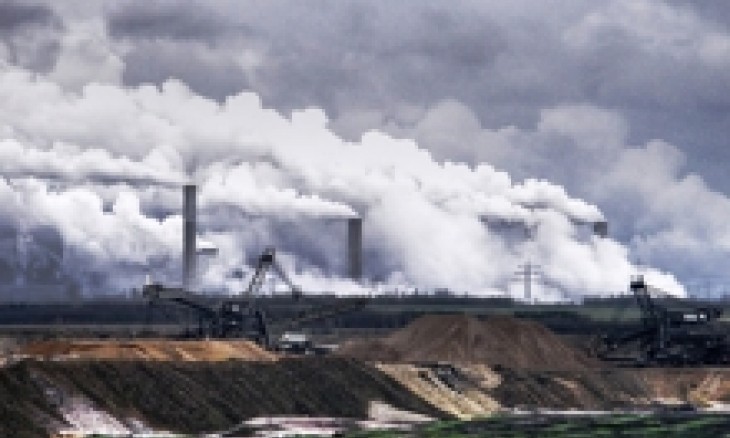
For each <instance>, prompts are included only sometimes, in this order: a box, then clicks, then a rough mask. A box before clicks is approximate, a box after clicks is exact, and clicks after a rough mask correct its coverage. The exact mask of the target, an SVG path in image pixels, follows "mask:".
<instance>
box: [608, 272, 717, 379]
mask: <svg viewBox="0 0 730 438" xmlns="http://www.w3.org/2000/svg"><path fill="white" fill-rule="evenodd" d="M630 290H631V292H632V294H633V295H634V298H635V300H636V303H637V305H638V307H639V311H640V314H641V320H640V325H639V327H638V328H637V329H634V330H629V331H626V332H623V333H613V334H606V335H603V336H601V337H600V339H599V341H598V343H597V345H596V346H595V353H596V355H597V356H598V357H599V358H601V359H603V360H606V361H615V362H618V363H620V364H623V365H629V366H684V365H721V364H728V363H730V342H729V341H728V337H727V334H726V333H725V332H724V331H723V330H722V329H721V327H719V325H718V324H717V322H718V319H719V318H720V316H721V315H722V309H720V308H716V307H702V308H694V309H681V310H677V309H669V308H667V307H666V306H665V305H663V304H660V303H659V302H658V301H657V300H655V299H654V298H652V296H651V293H650V292H651V291H652V290H653V288H651V287H650V286H648V285H647V284H646V282H645V281H644V277H643V276H641V275H639V276H635V277H633V278H632V279H631V283H630ZM622 354H623V355H622Z"/></svg>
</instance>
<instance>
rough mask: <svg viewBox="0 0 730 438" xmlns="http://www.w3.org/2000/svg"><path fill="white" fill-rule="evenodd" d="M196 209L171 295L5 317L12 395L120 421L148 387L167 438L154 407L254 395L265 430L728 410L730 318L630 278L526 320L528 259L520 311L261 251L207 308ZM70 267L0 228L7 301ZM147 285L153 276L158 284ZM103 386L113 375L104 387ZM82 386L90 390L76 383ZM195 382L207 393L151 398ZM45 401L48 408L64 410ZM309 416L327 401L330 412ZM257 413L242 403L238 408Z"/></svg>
mask: <svg viewBox="0 0 730 438" xmlns="http://www.w3.org/2000/svg"><path fill="white" fill-rule="evenodd" d="M197 195H198V190H197V187H196V186H195V185H192V184H189V185H185V186H184V187H183V189H182V219H183V220H182V223H183V230H182V236H181V239H182V255H181V257H180V259H181V263H180V264H181V265H182V266H181V270H180V271H176V272H181V275H180V278H179V280H178V281H176V282H173V283H171V284H165V283H163V282H156V281H150V282H149V283H147V284H144V285H140V286H141V288H140V290H139V291H138V293H136V294H132V295H131V296H129V297H118V298H111V299H110V298H99V297H89V298H81V297H77V298H75V299H73V300H71V299H65V300H64V299H61V300H60V302H59V299H58V297H59V296H60V297H64V296H70V295H58V294H57V293H56V292H54V293H53V294H54V298H55V299H54V300H49V301H48V302H42V300H36V302H35V303H33V302H32V301H31V300H26V301H19V300H16V301H11V302H10V303H7V304H0V340H2V339H6V341H5V342H6V344H5V345H6V346H5V347H4V348H5V349H6V353H5V355H4V356H3V355H2V354H1V352H0V359H2V361H4V362H3V363H5V364H6V366H7V367H9V368H8V369H10V370H16V368H14V367H16V366H20V367H23V366H25V367H26V368H20V369H22V370H29V371H28V372H29V373H30V374H29V375H28V376H26V377H24V380H23V382H37V383H33V385H40V387H41V388H42V389H43V391H45V393H46V394H52V395H53V394H58V393H59V392H60V391H62V389H60V388H61V387H62V386H63V385H66V384H67V383H63V384H61V383H60V382H68V381H72V382H77V381H78V382H81V383H75V385H76V388H75V391H77V392H78V393H79V394H92V393H93V394H94V396H95V397H97V398H98V397H99V394H104V395H103V397H104V398H106V399H108V400H110V401H113V402H114V403H115V405H114V406H115V407H114V408H110V409H111V410H112V411H114V410H115V409H116V406H117V404H118V406H124V404H123V403H124V400H118V399H117V397H118V395H119V394H120V391H119V389H118V388H116V387H115V386H114V385H116V384H117V383H115V382H125V381H128V380H129V379H132V380H134V381H137V380H138V379H145V378H146V376H151V375H153V376H157V377H156V378H154V379H151V380H149V381H146V380H145V382H144V384H143V385H144V386H145V387H151V388H155V390H154V393H155V396H153V397H148V398H145V401H144V404H145V406H146V405H149V406H155V409H154V412H160V413H162V414H161V416H160V418H159V419H156V420H155V421H156V424H164V425H170V426H169V427H171V428H175V427H177V426H176V425H177V424H178V423H177V422H179V421H180V420H179V417H173V416H168V413H169V412H171V410H170V409H167V408H165V407H162V406H159V407H157V406H158V403H163V402H164V401H165V400H174V401H175V403H178V404H186V403H193V404H195V405H196V406H200V409H204V410H210V409H218V408H217V407H216V408H213V406H219V405H220V400H224V399H226V400H227V397H229V395H228V393H227V391H228V389H231V390H232V391H234V392H235V394H238V395H237V397H238V398H233V400H232V401H227V402H226V403H238V402H241V400H248V399H251V400H254V399H257V398H256V397H259V398H258V399H260V400H261V402H260V403H256V404H255V406H256V407H257V408H260V409H261V411H260V412H261V413H262V414H280V413H281V412H285V413H287V412H288V413H296V414H307V415H312V414H318V413H319V414H330V415H333V414H336V415H345V416H347V415H354V416H362V415H365V414H364V411H362V410H361V408H357V409H356V410H346V411H343V410H341V409H342V407H343V406H347V403H346V402H342V400H348V399H350V398H352V397H362V399H358V400H361V401H360V402H358V403H361V404H360V405H358V406H362V403H363V402H362V400H370V399H369V397H373V395H372V394H373V393H374V392H373V391H375V392H377V391H382V392H380V393H378V394H380V396H383V397H391V398H390V400H391V403H394V405H395V406H397V407H399V408H404V409H412V410H415V411H417V412H421V413H431V414H432V415H435V416H438V415H443V416H444V417H445V418H462V419H469V418H474V417H475V416H485V415H491V414H493V413H495V412H505V411H504V410H506V409H523V408H524V407H527V408H528V409H542V408H546V407H547V408H551V407H552V408H554V407H555V406H558V407H561V408H566V409H573V410H574V409H587V410H589V409H596V408H600V409H606V410H608V409H613V408H614V407H616V406H620V407H623V408H624V409H638V408H644V407H643V406H639V404H638V403H637V400H653V401H652V403H653V404H651V405H650V406H649V408H650V409H652V410H653V411H655V412H665V411H669V412H672V409H675V405H671V404H667V403H666V401H665V400H664V399H663V398H661V397H664V396H665V395H666V394H665V393H666V391H667V390H668V389H667V388H670V389H671V390H672V391H675V393H676V394H678V395H679V396H681V397H682V398H681V400H683V402H684V404H682V405H679V406H681V408H682V409H691V410H693V411H694V410H696V409H698V406H702V403H709V402H708V401H707V400H715V399H724V398H725V397H730V393H727V394H725V393H723V392H722V391H721V390H720V389H719V388H721V386H719V385H717V384H716V383H713V382H718V381H721V380H722V379H724V378H726V377H728V376H730V375H728V374H727V373H729V372H730V368H726V367H727V365H728V363H729V362H730V338H728V328H729V327H728V324H727V323H726V322H725V321H724V320H723V319H722V315H723V314H726V313H727V312H728V311H730V303H728V302H703V301H698V300H694V301H691V300H686V299H685V300H679V299H674V300H672V299H669V298H667V297H666V296H665V294H663V293H662V292H661V291H659V290H657V289H655V288H653V287H651V286H650V285H649V284H648V283H647V281H646V280H645V278H644V277H643V276H637V277H635V278H633V279H631V281H630V284H629V288H628V292H629V293H630V295H621V296H619V297H615V298H594V299H586V300H585V301H584V302H582V303H576V302H557V303H552V304H544V303H542V304H539V305H536V304H535V303H534V300H533V299H532V298H533V291H534V290H535V289H538V288H539V287H542V286H543V283H544V282H545V280H544V279H543V278H542V275H541V267H540V266H539V265H538V264H537V263H535V262H533V261H531V259H530V258H529V257H528V258H527V260H526V261H525V263H524V264H523V265H522V266H520V270H518V272H517V275H518V279H519V280H520V282H521V284H522V287H523V288H524V292H525V293H524V299H523V300H518V299H511V298H507V297H486V298H479V297H473V296H459V295H456V294H453V293H451V292H449V291H445V292H442V291H438V293H425V294H424V293H421V292H419V291H415V292H414V293H412V294H406V295H403V294H382V295H370V294H367V295H361V296H341V295H340V296H338V295H332V294H330V295H327V294H322V293H321V292H320V291H309V290H306V289H305V288H302V287H301V286H300V285H298V284H296V282H295V281H293V280H292V278H291V277H290V275H289V273H288V272H287V271H286V269H285V268H284V266H282V264H281V263H280V260H279V258H278V251H277V248H276V247H273V246H266V247H264V248H263V249H262V251H261V252H260V253H259V254H258V257H257V259H256V262H255V264H254V266H253V269H252V270H251V271H250V272H248V273H247V270H246V269H244V267H241V269H239V270H236V272H235V277H236V278H238V279H240V280H245V283H244V284H245V285H244V286H243V287H242V288H241V289H240V290H237V291H235V292H234V293H228V294H206V293H203V292H202V290H203V289H202V288H201V283H202V281H201V278H199V269H200V266H199V263H198V262H199V260H197V257H201V256H203V255H205V256H206V257H208V258H209V259H210V260H215V257H219V256H218V253H217V251H211V250H210V248H209V246H210V245H207V246H202V245H200V246H201V247H200V248H198V246H199V245H198V236H199V233H200V231H201V228H202V229H204V228H205V226H206V224H205V220H204V221H203V223H202V225H201V222H200V221H199V219H198V200H197ZM264 220H266V219H265V218H264ZM343 223H344V224H345V225H346V236H344V237H343V241H344V242H343V244H342V245H341V247H342V248H343V250H342V252H341V257H342V264H341V265H342V266H343V268H344V269H343V271H344V272H341V274H342V276H343V277H346V278H348V279H349V280H351V281H352V282H354V283H358V284H359V287H363V288H364V287H366V285H367V284H369V279H368V278H367V271H366V270H365V269H364V266H363V228H364V227H365V226H366V224H364V223H363V219H362V218H360V217H350V218H347V219H345V220H343ZM486 225H487V226H488V227H490V228H491V230H492V231H496V230H501V231H505V232H506V233H507V234H510V233H511V234H510V235H511V236H512V238H514V239H515V240H520V239H522V240H521V241H522V242H528V243H529V242H530V241H531V239H534V237H535V233H537V232H538V231H539V230H538V229H537V228H535V227H533V228H529V229H525V227H524V226H523V225H522V224H513V223H487V224H486ZM576 225H577V226H578V228H579V229H580V232H581V233H583V234H582V238H583V239H584V241H586V242H590V241H592V242H596V239H603V238H607V236H608V223H607V222H606V221H600V222H593V223H580V224H576ZM242 232H246V230H243V231H242ZM333 246H336V245H333ZM528 255H529V254H528ZM64 257H66V250H65V245H64V242H63V239H62V238H61V235H60V233H58V231H56V230H53V229H51V228H48V227H39V228H32V229H31V230H30V231H19V230H16V229H14V228H8V229H4V230H1V231H0V280H1V281H2V282H4V284H2V285H0V293H2V294H3V295H5V297H7V296H8V295H12V294H18V293H17V292H14V291H16V290H21V291H23V292H22V293H23V294H39V291H43V290H44V289H43V288H44V287H49V283H50V285H54V284H55V285H56V287H58V285H59V284H64V281H67V280H66V277H65V273H64V269H63V267H64V265H65V262H64ZM176 260H177V259H176ZM21 267H22V269H19V268H21ZM19 273H21V274H19ZM150 274H151V277H152V278H154V277H155V272H154V271H152V272H150ZM271 278H276V279H277V280H278V281H279V282H280V283H283V284H284V285H285V286H286V288H287V293H277V294H266V293H263V290H264V287H265V284H267V279H271ZM98 284H103V279H100V280H99V281H98ZM9 291H10V292H9ZM312 292H315V293H312ZM317 292H319V293H317ZM45 294H46V292H43V293H42V294H40V296H45ZM13 296H15V295H13ZM27 296H29V295H26V296H25V297H27ZM607 315H612V317H611V318H609V319H607V318H606V316H607ZM2 346H3V344H1V343H0V347H2ZM323 356H325V357H323ZM68 362H73V363H72V364H68ZM35 363H40V364H41V365H38V366H39V367H40V368H38V369H36V368H35V367H36V365H34V364H35ZM181 363H186V364H185V365H180V364H181ZM48 364H56V365H52V366H57V367H59V370H60V371H53V372H58V373H66V372H70V373H72V375H73V377H72V378H69V377H66V376H65V375H63V374H59V375H55V374H46V373H49V372H50V371H49V370H50V368H48V367H49V366H51V365H48ZM67 366H69V367H72V368H69V369H68V370H67V369H66V368H65V367H67ZM86 367H88V369H87V368H86ZM69 370H72V371H69ZM103 370H109V372H110V373H111V374H110V376H103V377H99V376H102V375H103V372H104V371H103ZM140 370H143V371H140ZM645 372H646V374H645ZM2 373H3V368H2V367H1V366H0V374H2ZM80 373H86V374H84V376H83V378H80V380H79V379H77V377H76V374H80ZM100 373H101V374H100ZM125 373H129V374H125ZM158 373H159V374H158ZM120 376H124V377H120ZM245 376H248V377H245ZM97 379H98V380H97ZM267 379H268V380H267ZM86 382H90V383H89V385H92V387H93V392H89V391H90V390H89V389H87V388H86V386H85V385H86ZM160 382H167V383H165V385H164V386H159V384H160ZM191 382H195V383H194V384H195V385H201V386H197V387H196V388H197V389H195V390H190V391H187V392H186V390H182V389H181V390H179V391H177V392H175V391H173V393H171V394H168V395H166V396H164V397H158V396H157V394H159V393H166V391H168V390H169V387H173V388H186V387H188V385H191ZM262 382H263V383H262ZM495 382H497V383H495ZM637 382H644V383H641V384H638V383H637ZM684 382H689V383H686V384H685V383H684ZM259 383H261V385H260V386H259ZM384 384H385V385H387V387H386V388H383V387H382V385H384ZM140 385H142V383H140ZM495 385H496V386H495ZM689 385H691V386H689ZM135 387H136V386H135ZM293 388H294V389H293ZM692 388H694V389H692ZM707 388H710V389H707ZM29 391H30V390H29ZM130 391H133V390H130ZM220 391H224V392H226V395H223V394H222V393H221V394H219V392H220ZM341 391H344V392H341ZM708 391H709V392H708ZM200 394H203V395H209V394H214V395H213V397H214V399H204V400H200V401H198V397H199V396H200ZM178 396H180V397H178ZM380 396H378V397H380ZM54 397H55V398H51V400H53V403H60V402H58V401H57V400H58V397H56V396H54ZM141 397H146V396H144V395H143V396H141ZM191 400H195V401H191ZM318 400H338V402H337V403H332V404H325V405H323V404H322V402H320V401H318ZM241 403H242V402H241ZM63 406H64V407H63V409H68V408H67V407H65V405H63ZM226 406H227V405H226ZM251 406H252V404H251V403H243V404H241V405H237V409H251ZM323 406H324V407H323ZM497 406H498V407H499V408H497ZM45 409H48V410H53V409H56V408H54V407H50V408H49V407H46V408H45ZM225 409H229V408H228V407H226V408H225ZM498 409H502V411H499V410H498ZM172 411H174V409H173V410H172ZM114 412H115V415H122V414H121V413H119V412H116V411H114ZM124 412H125V413H124V415H126V412H129V411H128V410H125V411H124ZM206 412H208V411H206ZM257 412H259V411H257ZM507 412H511V411H507ZM146 415H149V414H146ZM146 418H152V417H146ZM28 421H31V420H28ZM196 421H197V420H196ZM297 421H301V420H297ZM194 424H196V425H197V426H196V427H200V426H199V423H194ZM224 424H226V425H227V426H233V425H230V424H229V423H224ZM206 427H207V426H206ZM80 436H86V435H80ZM130 436H134V435H130Z"/></svg>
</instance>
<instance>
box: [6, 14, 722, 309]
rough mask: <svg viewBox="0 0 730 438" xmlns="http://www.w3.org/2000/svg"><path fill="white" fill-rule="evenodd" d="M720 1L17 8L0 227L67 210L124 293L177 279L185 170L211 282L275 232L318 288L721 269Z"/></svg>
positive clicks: (574, 290)
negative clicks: (147, 281)
mask: <svg viewBox="0 0 730 438" xmlns="http://www.w3.org/2000/svg"><path fill="white" fill-rule="evenodd" d="M725 9H726V8H725V7H723V5H722V4H721V3H717V2H703V3H702V4H701V5H700V4H695V3H690V2H684V1H680V0H672V1H668V0H667V1H661V0H641V1H622V0H616V1H610V2H604V3H601V4H589V3H583V2H574V1H568V0H563V1H557V2H555V4H554V5H548V4H542V3H541V4H540V5H536V4H534V2H521V1H518V2H500V1H487V2H478V3H473V2H456V3H453V4H449V5H437V4H430V3H429V4H423V3H420V2H403V3H400V4H398V5H397V6H396V5H392V4H390V3H389V2H378V1H376V2H359V1H347V2H338V4H337V5H332V7H331V8H328V9H321V10H319V9H317V8H309V7H303V6H301V5H296V4H292V3H290V2H267V3H266V4H264V5H262V4H257V3H248V2H233V1H212V2H197V1H194V2H190V3H188V4H187V6H186V8H180V7H179V4H177V3H176V2H172V1H160V2H155V3H153V4H146V3H145V4H143V3H139V2H129V1H122V2H111V1H110V2H95V3H94V4H89V3H88V2H82V1H68V2H63V3H60V2H50V1H40V0H39V1H35V0H27V1H9V2H4V3H2V4H1V5H0V15H1V16H2V17H4V18H3V20H2V22H0V59H1V60H2V62H0V96H2V97H3V99H2V102H0V177H1V180H0V199H2V200H3V202H4V205H6V208H5V210H4V211H3V213H2V217H1V219H2V223H3V224H4V225H5V226H7V227H9V228H22V227H21V226H20V225H23V226H27V227H35V226H45V225H50V226H53V227H55V229H57V230H58V232H59V233H60V234H61V235H62V237H63V241H64V243H65V245H66V246H68V247H69V248H70V249H71V251H70V254H73V256H74V257H75V258H76V259H75V260H74V263H71V264H70V265H71V266H72V271H73V266H76V265H78V266H83V268H84V270H85V271H87V272H97V273H105V274H106V275H107V276H108V279H107V280H106V281H105V284H106V286H105V287H104V289H105V290H108V291H115V290H116V291H119V290H129V289H130V288H132V287H134V285H138V284H139V283H140V281H141V279H142V278H144V276H145V275H146V274H148V273H150V272H153V273H154V275H156V276H159V277H162V278H165V279H177V280H180V281H181V280H182V274H181V272H180V269H181V266H182V265H183V263H182V261H183V260H182V259H181V256H182V254H183V253H184V252H183V248H182V239H181V238H180V236H181V235H182V234H185V235H187V236H188V237H187V238H188V239H189V238H190V233H187V232H185V231H184V229H187V228H186V225H190V224H189V223H188V222H187V221H184V220H183V215H182V205H181V200H180V188H181V187H182V186H183V185H186V184H195V185H197V187H198V193H197V195H198V197H197V199H198V201H197V202H198V206H197V207H198V210H199V213H200V218H199V220H200V222H199V223H198V224H197V225H198V229H199V230H200V233H198V238H199V239H200V240H201V242H204V243H205V244H207V245H209V246H210V247H215V248H216V250H217V251H218V255H217V256H216V257H215V258H209V259H207V260H206V262H205V263H202V264H201V266H200V267H199V269H198V270H200V271H201V272H200V278H199V281H200V282H201V284H209V285H212V284H214V283H216V282H217V283H223V284H222V286H221V287H224V288H225V287H234V283H235V282H234V281H233V280H232V279H230V278H229V277H228V276H227V273H229V272H231V271H232V270H234V269H240V268H241V267H242V266H245V265H246V264H249V263H250V261H251V260H252V259H254V258H255V257H256V255H257V254H258V253H259V252H260V251H261V249H262V248H263V247H265V246H267V245H274V246H277V247H278V248H279V249H281V255H282V257H283V260H284V261H285V262H286V260H288V262H287V263H289V265H290V268H291V269H292V270H293V271H294V272H295V273H294V275H296V276H298V277H299V278H298V279H299V280H300V281H301V282H302V283H304V284H303V286H304V287H305V289H307V288H309V289H312V290H342V291H350V292H352V293H354V292H357V291H360V290H362V288H363V287H370V286H368V284H370V283H375V284H389V285H392V286H393V287H399V288H409V287H410V288H416V287H420V288H422V289H423V288H431V289H439V288H449V289H452V290H457V291H469V292H471V293H474V294H481V295H490V294H500V293H509V294H512V295H514V296H517V295H519V294H521V292H519V289H520V288H514V287H511V286H510V282H511V281H512V278H513V277H514V271H515V270H516V269H518V267H519V266H520V265H524V264H525V263H530V264H535V265H539V266H540V267H541V272H542V273H541V276H543V277H544V278H545V280H546V284H547V285H549V286H548V287H547V288H546V290H545V291H543V292H542V295H541V296H539V297H537V298H538V299H547V300H549V299H558V298H566V297H567V298H573V297H580V296H583V295H596V294H609V293H611V294H612V293H616V292H619V291H625V283H626V278H628V276H630V275H631V274H633V273H636V272H637V270H638V269H639V267H640V266H639V265H641V266H643V268H642V269H643V270H644V271H646V272H645V274H646V275H647V276H648V278H649V279H650V280H651V281H652V283H653V284H656V285H657V286H658V287H663V288H665V289H667V290H670V291H671V292H673V293H676V294H683V293H685V292H686V289H685V288H684V287H683V286H682V284H688V285H692V284H705V283H706V282H707V281H709V280H707V279H712V281H716V282H718V283H719V284H723V283H728V281H730V279H728V278H727V277H726V274H724V273H725V271H726V270H725V269H724V267H725V266H726V265H727V263H728V261H730V257H729V256H730V249H729V248H730V246H728V244H727V242H728V241H730V237H728V236H730V226H728V225H727V224H726V221H724V220H722V218H724V217H727V216H728V215H730V198H728V196H727V193H730V183H728V182H727V180H726V176H725V172H724V167H723V164H724V162H726V159H727V156H726V154H727V152H726V149H727V148H725V143H726V140H725V139H726V138H727V134H728V133H727V126H728V124H727V123H726V121H727V120H726V119H727V111H726V107H727V106H728V105H727V104H728V102H726V99H727V96H730V93H728V92H726V91H727V90H726V88H727V86H728V84H730V77H728V73H727V72H728V71H730V69H728V68H727V67H728V65H730V49H728V48H729V47H730V31H728V22H729V21H730V15H728V14H727V13H725V12H724V11H725ZM292 22H296V23H297V26H291V23H292ZM435 29H438V31H435ZM619 67H620V68H619ZM603 222H607V223H609V224H610V232H609V233H608V236H606V237H602V238H594V237H593V236H592V235H591V233H588V234H586V232H585V230H584V228H585V226H586V225H584V224H588V225H591V224H595V223H603ZM495 224H497V225H495ZM500 224H513V225H515V226H517V228H520V227H522V228H530V229H531V228H532V227H536V228H535V229H536V230H537V231H536V233H535V236H534V239H532V240H531V241H530V242H529V243H528V242H526V241H524V240H520V239H516V238H514V236H513V235H512V234H511V233H512V231H510V230H509V229H508V228H509V227H508V226H503V225H500ZM510 226H511V225H510ZM357 227H361V229H362V234H361V238H360V239H356V238H355V237H354V236H357V235H358V233H350V234H349V237H348V232H347V230H348V229H355V228H357ZM498 229H499V230H498ZM595 231H596V232H597V234H599V235H605V234H606V231H608V230H604V228H602V226H597V228H596V229H595ZM348 243H349V244H350V246H349V248H353V247H356V246H361V247H362V248H361V251H351V250H348V249H347V248H348V247H347V244H348ZM528 252H529V253H530V254H529V257H528V254H527V253H528ZM287 258H288V259H287ZM185 260H186V262H185V263H186V264H187V265H189V268H188V270H187V272H189V271H194V270H196V269H195V268H194V267H192V265H194V264H195V257H192V258H185ZM191 264H192V265H191ZM358 266H360V267H361V268H358ZM249 270H250V266H249ZM69 275H72V276H73V275H76V276H78V275H80V273H79V272H76V273H74V272H70V273H69ZM724 275H725V276H724ZM351 278H361V279H362V280H363V281H360V282H358V281H351ZM523 289H524V288H523ZM343 293H345V292H343Z"/></svg>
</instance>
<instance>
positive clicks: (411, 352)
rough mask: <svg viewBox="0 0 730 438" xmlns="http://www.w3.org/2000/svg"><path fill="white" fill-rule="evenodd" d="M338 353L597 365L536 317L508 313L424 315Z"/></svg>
mask: <svg viewBox="0 0 730 438" xmlns="http://www.w3.org/2000/svg"><path fill="white" fill-rule="evenodd" d="M339 354H341V355H344V356H348V357H356V358H358V359H362V360H368V361H378V362H390V363H416V362H426V361H444V362H452V363H483V364H488V365H491V366H494V367H497V368H499V367H505V368H511V369H541V370H583V369H587V368H591V367H595V366H598V364H597V363H596V362H594V361H593V360H592V359H591V358H589V357H588V356H587V355H586V354H584V353H583V352H582V351H580V350H578V349H576V348H574V347H572V346H571V345H569V344H568V343H566V342H564V341H563V340H562V339H561V338H560V337H559V336H558V335H556V334H554V333H553V332H551V331H550V330H548V329H547V328H545V327H544V326H542V325H541V324H539V323H536V322H533V321H527V320H520V319H516V318H512V317H507V316H493V317H490V318H488V319H486V320H479V319H476V318H474V317H470V316H467V315H427V316H424V317H421V318H419V319H417V320H415V321H414V322H412V323H411V324H410V325H408V326H407V327H405V328H403V329H401V330H398V331H396V332H394V333H392V334H391V335H390V336H387V337H385V338H381V339H368V340H354V341H350V342H348V343H346V344H345V345H343V347H342V348H341V349H340V352H339Z"/></svg>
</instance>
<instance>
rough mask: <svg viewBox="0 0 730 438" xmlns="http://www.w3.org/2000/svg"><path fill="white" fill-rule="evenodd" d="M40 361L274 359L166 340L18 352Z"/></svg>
mask: <svg viewBox="0 0 730 438" xmlns="http://www.w3.org/2000/svg"><path fill="white" fill-rule="evenodd" d="M19 353H21V354H25V355H28V356H32V357H38V358H42V359H59V360H74V359H80V360H84V359H93V360H153V361H184V362H198V361H205V362H217V361H224V360H234V359H235V360H252V361H271V360H275V359H276V356H275V355H274V354H272V353H269V352H267V351H265V350H264V349H262V348H261V347H259V346H258V345H256V344H254V343H253V342H249V341H169V340H148V339H145V340H125V341H121V340H62V339H60V340H50V341H41V342H35V343H32V344H28V345H26V346H24V347H22V348H21V349H20V351H19Z"/></svg>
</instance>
